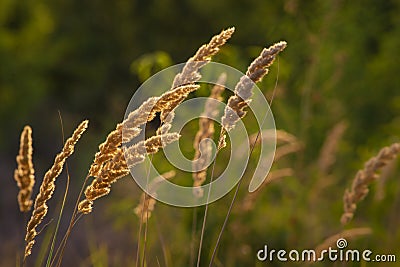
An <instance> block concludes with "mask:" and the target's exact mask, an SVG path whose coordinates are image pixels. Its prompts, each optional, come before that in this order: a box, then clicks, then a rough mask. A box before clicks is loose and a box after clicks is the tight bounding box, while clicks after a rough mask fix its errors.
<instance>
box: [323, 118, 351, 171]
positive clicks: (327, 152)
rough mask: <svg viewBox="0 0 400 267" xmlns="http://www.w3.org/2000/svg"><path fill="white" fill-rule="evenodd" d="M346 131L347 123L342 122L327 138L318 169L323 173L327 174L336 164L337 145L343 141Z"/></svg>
mask: <svg viewBox="0 0 400 267" xmlns="http://www.w3.org/2000/svg"><path fill="white" fill-rule="evenodd" d="M346 129H347V123H346V122H345V121H341V122H339V123H337V124H336V125H335V126H334V127H333V128H332V130H331V131H330V132H329V134H328V136H327V137H326V139H325V142H324V144H323V145H322V149H321V153H320V156H319V158H318V168H319V170H320V171H321V172H322V173H327V172H328V171H329V168H330V167H331V166H332V165H333V163H335V160H336V158H335V156H336V150H337V145H338V143H339V141H340V139H342V136H343V134H344V132H345V131H346Z"/></svg>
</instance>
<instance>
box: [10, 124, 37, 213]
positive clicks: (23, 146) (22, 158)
mask: <svg viewBox="0 0 400 267" xmlns="http://www.w3.org/2000/svg"><path fill="white" fill-rule="evenodd" d="M32 151H33V149H32V129H31V127H30V126H28V125H27V126H25V127H24V130H23V131H22V133H21V139H20V146H19V153H18V156H17V169H16V170H15V171H14V179H15V181H16V182H17V185H18V187H19V192H18V205H19V210H20V211H21V212H27V211H29V210H30V209H31V207H32V200H31V196H32V190H33V186H34V185H35V175H34V174H35V169H34V168H33V163H32Z"/></svg>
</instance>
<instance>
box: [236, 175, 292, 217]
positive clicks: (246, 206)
mask: <svg viewBox="0 0 400 267" xmlns="http://www.w3.org/2000/svg"><path fill="white" fill-rule="evenodd" d="M293 175H294V172H293V169H291V168H284V169H278V170H274V171H270V172H269V173H268V175H267V177H266V178H265V179H264V182H263V183H262V184H261V185H260V187H259V188H258V189H257V191H255V192H253V193H251V194H247V195H246V197H245V198H244V200H243V201H242V202H241V208H240V209H239V210H240V211H249V210H252V209H253V208H254V204H255V202H256V199H257V198H258V197H259V195H260V194H261V192H262V190H263V188H264V187H265V186H267V185H268V184H270V183H272V182H274V181H276V180H278V179H281V178H284V177H288V176H293Z"/></svg>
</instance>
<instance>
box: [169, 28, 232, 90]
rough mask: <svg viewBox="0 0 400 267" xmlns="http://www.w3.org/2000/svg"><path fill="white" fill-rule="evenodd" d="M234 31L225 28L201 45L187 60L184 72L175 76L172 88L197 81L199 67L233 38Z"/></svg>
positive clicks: (199, 76)
mask: <svg viewBox="0 0 400 267" xmlns="http://www.w3.org/2000/svg"><path fill="white" fill-rule="evenodd" d="M234 31H235V28H233V27H232V28H229V29H227V30H223V31H222V32H221V33H220V34H218V35H216V36H214V37H213V38H211V40H210V42H209V43H208V44H205V45H203V46H201V47H200V48H199V50H197V52H196V54H195V55H194V56H193V57H191V58H190V59H189V60H188V61H187V62H186V64H185V66H184V67H183V69H182V72H181V73H179V74H177V75H176V76H175V78H174V81H173V83H172V88H176V87H178V86H181V85H184V84H190V83H194V82H197V81H198V80H199V79H200V78H201V75H200V73H199V72H198V71H199V69H200V68H201V67H203V66H204V65H206V64H207V63H208V62H210V61H211V57H212V56H214V55H215V54H217V53H218V51H219V49H220V47H221V46H223V45H224V44H225V43H226V42H227V41H228V40H229V38H231V36H232V34H233V33H234Z"/></svg>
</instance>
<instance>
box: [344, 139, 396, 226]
mask: <svg viewBox="0 0 400 267" xmlns="http://www.w3.org/2000/svg"><path fill="white" fill-rule="evenodd" d="M399 153H400V143H394V144H392V145H390V146H387V147H384V148H382V149H381V150H380V151H379V153H378V155H377V156H375V157H373V158H371V159H370V160H368V161H367V162H366V163H365V165H364V168H363V169H361V170H359V171H358V172H357V174H356V176H355V177H354V180H353V183H352V186H351V188H350V189H346V191H345V193H344V196H343V202H344V213H343V215H342V218H341V222H342V224H346V223H348V222H349V221H350V220H351V219H352V218H353V216H354V212H355V211H356V209H357V203H358V202H359V201H361V200H363V199H364V198H365V197H366V196H367V194H368V192H369V189H368V185H369V184H370V183H372V182H373V181H375V180H377V179H378V178H379V175H378V174H377V172H378V171H379V170H381V169H382V168H383V167H384V166H386V165H387V164H388V163H389V162H391V161H392V160H393V159H394V158H396V157H397V156H398V155H399Z"/></svg>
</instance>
